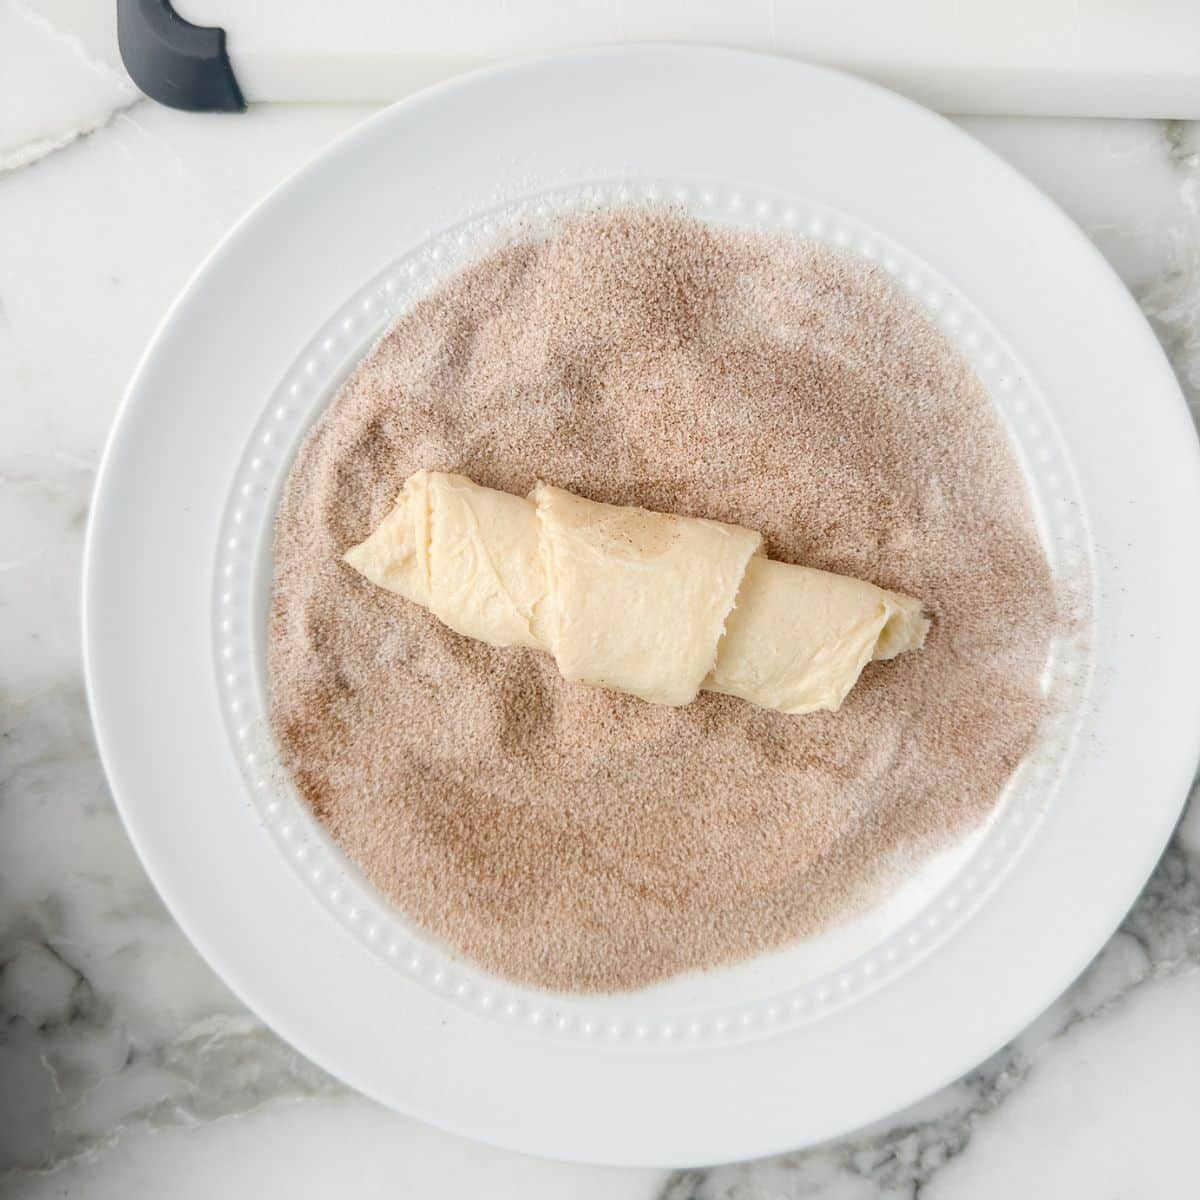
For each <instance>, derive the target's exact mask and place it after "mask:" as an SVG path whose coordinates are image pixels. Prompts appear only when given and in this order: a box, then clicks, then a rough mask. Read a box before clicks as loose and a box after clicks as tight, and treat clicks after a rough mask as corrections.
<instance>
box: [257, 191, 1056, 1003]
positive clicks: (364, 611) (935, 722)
mask: <svg viewBox="0 0 1200 1200" xmlns="http://www.w3.org/2000/svg"><path fill="white" fill-rule="evenodd" d="M422 467H430V468H438V469H443V470H455V471H461V472H463V473H464V474H466V475H469V476H470V477H471V478H473V479H475V480H477V481H478V482H480V483H482V484H484V485H486V486H489V487H496V488H503V489H505V490H508V491H513V492H523V491H527V490H529V489H530V488H531V487H532V486H533V484H534V483H535V482H536V481H537V480H538V479H544V480H546V481H547V482H550V483H554V484H557V485H559V486H560V487H565V488H570V489H571V490H573V491H576V492H579V493H581V494H583V495H585V496H590V497H593V498H594V499H597V500H606V501H611V502H613V503H620V504H641V505H644V506H646V507H647V508H652V509H657V510H660V511H667V512H681V513H688V514H693V515H697V516H705V517H713V518H716V519H718V520H722V521H731V522H734V523H737V524H743V525H747V526H749V527H751V528H754V529H761V530H762V531H763V532H764V534H765V535H766V539H767V543H768V549H769V552H770V554H771V556H772V557H773V558H783V559H788V560H790V561H795V562H804V563H808V564H810V565H812V566H817V567H824V568H826V569H829V570H833V571H840V572H844V573H846V574H850V575H856V576H859V577H861V578H865V579H870V580H872V581H874V582H875V583H878V584H880V585H881V586H883V587H886V588H892V589H896V590H899V591H903V592H907V593H909V594H911V595H915V596H921V597H923V598H924V600H925V601H926V603H927V605H928V606H929V608H930V609H931V610H932V612H933V613H934V615H935V625H934V629H933V632H932V634H931V636H930V638H929V641H928V643H927V646H926V649H925V650H924V651H922V652H920V653H915V654H906V655H904V656H902V657H901V658H899V659H897V660H895V661H894V662H891V663H876V664H873V665H871V666H869V667H868V668H867V670H866V672H865V673H864V676H863V678H862V680H861V681H860V683H859V685H858V686H857V687H856V688H855V689H854V691H853V692H852V693H851V695H850V697H849V699H848V700H847V702H846V704H845V706H844V708H843V709H842V711H841V713H839V714H837V715H832V714H815V715H812V716H806V717H788V716H783V715H781V714H777V713H772V712H767V711H765V710H762V709H756V708H754V707H753V706H752V705H747V704H743V703H741V702H739V701H737V700H733V699H730V698H728V697H723V696H718V695H712V694H707V693H706V694H703V695H702V696H701V698H700V699H699V700H698V701H697V702H696V703H695V704H692V705H690V706H689V707H687V708H683V709H668V708H658V707H655V706H652V705H649V704H645V703H643V702H642V701H640V700H636V699H634V698H632V697H629V696H624V695H620V694H616V693H610V692H602V691H593V690H588V689H585V688H582V687H578V686H575V685H571V684H567V683H564V682H563V681H562V680H561V678H560V677H559V675H558V672H557V670H556V668H555V666H554V663H553V661H552V660H551V659H550V658H549V657H547V656H544V655H540V654H537V653H534V652H532V651H522V650H492V649H490V648H489V647H487V646H484V645H482V644H481V643H478V642H474V641H470V640H468V639H465V638H462V637H459V636H458V635H456V634H454V633H453V632H451V631H450V630H449V629H448V628H446V627H445V626H444V625H442V624H440V623H439V622H438V621H437V620H436V619H435V618H434V617H432V616H430V614H429V613H427V612H425V611H424V610H423V609H421V608H419V607H417V606H416V605H412V604H407V603H405V602H404V601H403V600H401V599H399V598H398V597H396V596H393V595H390V594H389V593H387V592H384V591H382V590H380V589H378V588H373V587H371V586H370V585H369V584H367V583H366V582H364V581H363V580H362V579H361V578H360V577H358V576H357V575H356V574H355V573H354V572H353V571H351V570H350V569H349V568H348V567H346V566H345V565H343V564H342V562H341V561H340V558H341V554H342V552H343V551H344V550H345V548H346V547H347V546H349V545H351V544H352V543H354V542H357V541H358V540H360V539H361V538H362V537H363V536H365V534H366V533H367V532H368V531H369V530H370V529H372V528H373V527H374V526H375V525H376V524H377V523H378V522H379V521H380V520H381V519H382V517H383V516H384V514H385V513H386V512H387V510H388V509H389V508H390V506H391V504H392V502H393V501H394V499H395V496H396V494H397V493H398V491H399V489H400V486H401V484H402V482H403V480H404V479H405V477H406V476H408V475H409V474H411V473H412V472H413V471H416V470H418V469H420V468H422ZM275 552H276V577H275V585H274V594H273V607H272V614H271V622H270V669H271V683H272V720H273V726H274V729H275V733H276V736H277V738H278V740H279V742H280V745H281V748H282V753H283V757H284V761H285V763H286V764H287V766H288V767H289V769H290V770H291V772H292V775H293V778H294V779H295V781H296V782H297V784H298V786H299V787H300V790H301V791H302V793H303V794H304V795H305V797H306V798H307V799H308V801H309V803H310V805H312V807H313V810H314V812H315V813H316V814H317V816H318V817H319V818H320V819H321V820H322V821H323V822H324V823H325V825H326V826H327V827H328V829H329V830H330V832H331V833H332V835H333V836H334V837H335V838H336V839H337V840H338V841H339V842H340V843H341V845H342V846H343V847H344V848H345V849H346V851H347V852H348V853H349V854H350V855H351V857H353V858H354V859H355V860H356V861H357V862H359V863H360V864H361V865H362V868H363V870H364V871H365V872H366V874H367V875H368V876H369V877H370V878H371V879H372V880H373V881H374V883H375V884H376V885H377V886H378V887H379V888H381V889H382V890H383V891H384V892H386V893H387V894H388V895H389V896H391V897H392V898H393V900H394V901H395V902H396V903H397V904H398V905H399V906H400V907H401V908H402V909H403V910H404V911H405V912H406V913H407V914H408V915H409V916H410V917H411V918H412V919H414V920H415V921H417V922H418V923H419V924H421V925H423V926H424V927H425V928H427V929H428V930H430V931H431V932H433V933H434V934H436V935H438V936H439V937H441V938H444V939H445V940H446V941H448V942H449V943H450V944H451V945H453V946H454V947H456V948H457V949H459V950H460V951H461V952H462V953H464V954H466V955H467V956H469V957H470V958H472V959H474V960H476V961H478V962H480V963H482V964H483V965H484V966H486V967H488V968H490V969H491V970H494V971H496V972H498V973H500V974H502V975H506V976H509V977H512V978H515V979H520V980H525V981H528V982H532V983H535V984H540V985H542V986H545V987H550V988H562V989H578V990H595V989H622V988H632V987H637V986H640V985H643V984H646V983H649V982H652V981H654V980H657V979H661V978H663V977H665V976H668V975H671V974H673V973H675V972H678V971H683V970H687V969H689V968H696V967H705V966H712V965H716V964H720V963H725V962H730V961H733V960H736V959H740V958H744V957H746V956H748V955H752V954H755V953H757V952H759V951H761V950H764V949H767V948H771V947H777V946H780V945H783V944H785V943H787V942H790V941H792V940H794V939H795V938H798V937H802V936H804V935H806V934H809V933H812V932H814V931H816V930H818V929H820V928H822V927H823V926H825V925H827V924H829V923H830V922H831V921H834V920H837V919H838V918H840V917H843V916H845V915H846V914H847V913H849V912H851V911H853V909H854V908H855V907H857V906H861V905H862V904H863V903H865V902H866V901H867V900H868V899H869V898H870V897H871V895H872V894H873V892H874V891H875V890H876V889H877V888H878V887H879V886H880V884H881V882H883V881H884V880H886V878H887V876H888V872H889V871H890V870H892V869H893V868H894V866H895V864H896V862H897V860H898V858H899V859H909V860H911V858H912V857H913V856H915V855H917V854H920V853H924V852H927V851H928V850H930V849H932V848H933V847H935V846H937V845H940V844H944V843H945V842H947V841H948V840H949V839H952V838H953V837H955V836H956V835H958V834H960V833H961V832H963V831H964V830H965V829H966V828H968V827H970V826H971V825H973V824H975V823H977V822H978V821H979V820H980V819H981V818H982V817H983V816H984V815H985V814H986V813H987V812H988V810H989V809H990V808H991V807H992V806H993V805H994V803H995V802H996V799H997V797H998V796H999V794H1000V792H1001V789H1002V788H1003V786H1004V783H1005V781H1006V780H1007V778H1008V776H1009V774H1010V773H1011V771H1012V769H1013V767H1014V766H1015V764H1016V763H1017V762H1019V761H1020V759H1021V757H1022V755H1023V754H1024V753H1025V751H1026V749H1027V747H1028V746H1029V744H1030V742H1031V740H1032V738H1033V736H1034V732H1035V728H1036V725H1037V722H1038V719H1039V715H1040V711H1041V708H1042V700H1041V697H1040V693H1039V690H1038V683H1037V680H1038V674H1039V671H1040V668H1041V666H1042V663H1043V662H1044V659H1045V654H1046V647H1047V639H1048V637H1049V634H1050V630H1051V627H1052V623H1053V620H1054V608H1055V605H1054V594H1053V587H1052V582H1051V578H1050V575H1049V571H1048V568H1047V566H1046V563H1045V560H1044V558H1043V556H1042V553H1041V550H1040V548H1039V546H1038V542H1037V538H1036V535H1035V533H1034V530H1033V525H1032V521H1031V519H1030V515H1029V512H1028V509H1027V504H1026V498H1025V493H1024V486H1023V484H1022V482H1021V479H1020V477H1019V474H1018V470H1017V467H1016V466H1015V464H1014V461H1013V459H1012V456H1011V454H1010V452H1009V448H1008V446H1007V444H1006V441H1005V437H1004V434H1003V433H1002V431H1001V429H1000V426H999V423H998V422H997V420H996V418H995V416H994V415H993V413H992V410H991V408H990V405H989V403H988V401H987V399H986V396H985V395H984V393H983V390H982V388H981V387H980V385H979V383H978V382H977V381H976V380H975V379H974V377H973V376H972V375H971V374H970V372H969V371H968V369H967V368H966V367H965V365H964V364H963V363H962V362H961V361H960V360H959V359H958V358H957V356H956V355H955V354H954V353H953V351H952V350H951V348H950V347H949V345H948V344H947V343H946V342H945V340H944V339H943V338H942V337H941V335H940V334H939V333H938V332H937V331H936V330H935V329H933V328H932V327H931V326H930V325H929V324H928V323H927V322H926V321H925V319H924V318H923V317H922V316H921V315H920V314H919V313H918V312H917V311H916V310H915V309H914V308H913V307H912V306H911V304H910V303H909V302H908V301H907V300H906V299H905V298H903V297H902V296H901V295H899V294H898V293H897V292H896V291H895V290H894V289H893V287H892V285H891V284H890V283H889V281H888V280H887V278H886V277H885V276H884V275H883V274H882V273H881V272H879V271H877V270H875V269H872V268H870V267H868V266H865V265H864V264H862V263H860V262H857V261H855V260H852V259H850V258H847V257H843V256H841V255H838V254H836V253H834V252H833V251H830V250H828V249H826V248H823V247H821V246H817V245H811V244H804V243H799V244H797V243H794V242H790V241H785V240H783V239H780V238H773V237H767V236H762V235H754V234H748V233H734V232H730V231H722V230H719V229H716V228H713V227H708V226H704V225H701V224H698V223H696V222H693V221H689V220H686V219H683V218H680V217H677V216H674V215H671V214H669V213H666V212H662V211H660V212H657V213H653V214H650V213H646V212H644V211H637V212H635V211H626V212H620V213H615V214H608V215H605V216H599V217H592V218H589V219H587V220H579V221H576V222H574V223H573V224H570V225H568V226H565V227H564V228H563V229H562V231H561V232H560V233H559V235H558V236H556V237H555V238H553V239H552V240H550V241H549V242H537V243H533V242H530V243H525V244H521V245H517V246H513V247H509V248H507V249H503V250H500V251H498V252H496V253H494V254H492V255H491V256H489V257H488V258H486V259H484V260H483V261H481V262H479V263H477V264H476V265H475V266H473V267H471V268H470V269H468V270H467V271H466V272H464V273H463V274H461V275H459V276H458V277H457V278H456V279H454V280H453V281H451V282H450V283H449V284H448V285H447V286H445V287H444V288H442V289H441V290H440V291H439V292H437V293H436V294H434V295H433V296H431V297H430V298H428V299H427V300H425V301H423V302H422V303H420V304H418V305H417V306H416V307H415V308H414V309H413V310H412V311H411V312H410V313H408V314H407V315H406V316H405V317H404V318H402V319H401V321H400V322H399V323H398V324H397V326H396V327H395V329H394V330H393V331H392V332H391V333H390V334H389V335H388V336H387V337H386V338H385V339H384V340H383V341H382V343H381V344H380V345H379V347H378V348H377V349H376V350H375V351H374V352H373V353H372V354H371V355H370V356H369V357H368V358H367V360H366V361H365V362H364V363H363V364H362V365H361V366H360V367H359V369H358V370H357V371H356V372H355V374H354V376H353V377H352V378H351V379H350V381H349V382H348V383H347V384H346V386H345V387H344V388H343V389H342V391H341V393H340V394H339V396H338V397H337V399H336V400H335V402H334V404H333V405H332V406H331V408H330V410H329V412H328V414H327V415H326V416H325V417H324V419H323V420H322V421H321V422H320V423H319V424H318V425H317V427H316V428H315V429H314V431H313V433H312V434H311V435H310V437H309V438H308V440H307V442H306V443H305V445H304V447H303V449H302V451H301V453H300V455H299V457H298V459H297V462H296V464H295V466H294V468H293V470H292V473H291V475H290V477H289V479H288V482H287V486H286V489H285V493H284V497H283V501H282V504H281V508H280V513H279V518H278V525H277V530H276V548H275Z"/></svg>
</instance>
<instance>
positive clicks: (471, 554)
mask: <svg viewBox="0 0 1200 1200" xmlns="http://www.w3.org/2000/svg"><path fill="white" fill-rule="evenodd" d="M345 559H346V562H348V563H349V564H350V565H351V566H352V567H354V569H355V570H357V571H359V572H360V573H361V574H362V575H364V576H365V577H366V578H367V579H369V580H370V581H371V582H372V583H376V584H378V585H379V586H380V587H384V588H387V589H388V590H389V591H393V592H397V593H398V594H399V595H401V596H404V597H406V598H407V599H409V600H412V601H415V602H416V603H417V604H421V605H424V606H425V607H426V608H428V609H430V611H432V612H433V613H434V614H435V615H436V616H437V617H438V618H439V619H440V620H442V621H443V622H445V623H446V624H447V625H449V626H450V627H451V628H452V629H454V630H456V631H457V632H459V633H462V634H465V635H466V636H468V637H473V638H478V639H479V640H481V641H485V642H488V643H490V644H491V645H493V646H528V647H531V648H533V649H536V650H545V651H547V652H549V653H550V654H552V655H554V658H555V661H556V662H557V663H558V667H559V670H560V671H561V672H562V674H563V676H564V677H565V678H567V679H570V680H574V681H576V682H579V683H587V684H592V685H595V686H599V687H607V688H613V689H615V690H617V691H623V692H631V693H633V694H634V695H635V696H640V697H642V699H644V700H649V701H652V702H654V703H657V704H671V705H680V704H688V703H690V702H691V701H692V700H694V699H695V698H696V695H697V693H698V692H699V691H700V690H701V689H702V688H704V689H706V690H708V691H715V692H726V693H729V694H730V695H734V696H740V697H741V698H742V699H744V700H749V701H750V702H751V703H754V704H758V705H761V706H762V707H764V708H774V709H778V710H779V711H780V712H785V713H793V714H798V713H806V712H812V711H814V710H816V709H829V710H832V711H836V710H837V709H838V708H840V707H841V704H842V701H843V700H844V699H845V697H846V694H847V693H848V692H849V691H850V689H851V688H852V687H853V686H854V684H855V682H856V681H857V680H858V677H859V675H860V674H861V672H862V669H863V667H864V666H866V664H867V663H868V662H870V661H871V659H872V658H879V659H885V658H894V657H895V656H896V655H897V654H900V653H902V652H903V651H905V650H915V649H918V648H919V647H920V646H921V645H922V644H923V642H924V640H925V633H926V631H927V629H928V624H929V623H928V621H927V620H926V619H925V617H924V616H923V615H922V612H921V602H920V601H919V600H915V599H913V598H912V597H911V596H903V595H900V594H899V593H897V592H887V591H884V590H883V589H882V588H877V587H875V585H874V584H870V583H864V582H862V581H861V580H858V579H850V578H848V577H847V576H844V575H832V574H830V573H829V572H827V571H817V570H814V569H812V568H809V567H800V566H793V565H791V564H789V563H781V562H772V561H770V560H769V559H767V558H765V557H764V556H763V552H762V537H761V536H760V535H759V534H757V533H755V532H754V531H753V530H750V529H744V528H742V527H741V526H739V525H726V524H724V523H722V522H720V521H708V520H704V519H703V518H699V517H678V516H672V515H670V514H668V513H656V512H647V511H646V510H645V509H641V508H626V507H621V506H618V505H612V504H598V503H596V502H595V501H592V500H585V499H584V498H583V497H581V496H575V495H572V494H571V493H570V492H565V491H563V490H561V489H560V488H555V487H550V486H548V485H546V484H538V486H537V487H536V488H535V489H534V492H533V495H532V497H531V498H530V499H524V498H523V497H520V496H513V495H511V494H509V493H508V492H498V491H494V490H493V489H491V488H483V487H479V486H478V485H477V484H474V483H472V482H471V481H470V480H469V479H465V478H464V477H463V476H461V475H451V474H446V473H444V472H441V471H418V472H417V473H416V474H415V475H413V476H411V477H410V478H409V479H408V481H407V482H406V483H405V485H404V491H403V492H402V494H401V496H400V499H399V500H398V501H397V503H396V506H395V508H394V509H393V510H392V511H391V513H389V514H388V516H387V517H385V518H384V520H383V522H382V523H381V524H380V526H379V527H378V528H377V529H376V530H375V532H374V533H372V534H371V536H370V537H368V538H367V539H366V540H365V541H364V542H361V543H360V544H359V545H357V546H354V547H353V548H351V549H350V550H348V551H347V552H346V555H345Z"/></svg>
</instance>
